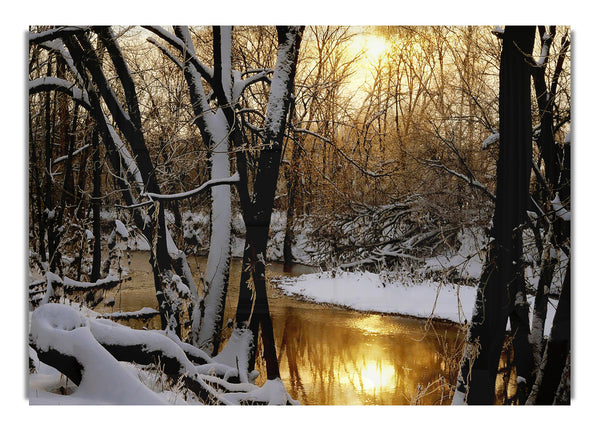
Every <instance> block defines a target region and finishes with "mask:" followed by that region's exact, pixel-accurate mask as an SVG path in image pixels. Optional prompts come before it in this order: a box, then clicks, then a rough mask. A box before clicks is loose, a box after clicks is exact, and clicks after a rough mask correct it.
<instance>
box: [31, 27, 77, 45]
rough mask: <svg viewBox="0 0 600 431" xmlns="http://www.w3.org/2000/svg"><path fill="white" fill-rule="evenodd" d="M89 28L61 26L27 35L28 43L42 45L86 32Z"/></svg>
mask: <svg viewBox="0 0 600 431" xmlns="http://www.w3.org/2000/svg"><path fill="white" fill-rule="evenodd" d="M88 29H89V27H75V26H61V27H56V28H53V29H50V30H46V31H42V32H40V33H29V43H37V44H39V43H42V42H47V41H51V40H55V39H58V38H60V37H63V36H69V35H72V34H75V33H81V32H83V31H86V30H88Z"/></svg>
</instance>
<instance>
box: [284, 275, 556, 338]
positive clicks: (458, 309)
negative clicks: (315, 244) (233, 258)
mask: <svg viewBox="0 0 600 431" xmlns="http://www.w3.org/2000/svg"><path fill="white" fill-rule="evenodd" d="M273 282H274V284H275V286H276V287H278V288H280V289H281V290H282V291H283V292H284V293H285V294H286V295H290V296H294V295H298V296H301V297H302V298H304V299H306V300H308V301H312V302H318V303H327V304H333V305H338V306H342V307H347V308H351V309H353V310H358V311H370V312H377V313H391V314H400V315H405V316H413V317H419V318H429V317H431V318H435V319H444V320H449V321H452V322H456V323H462V322H464V321H465V320H467V321H470V320H471V316H472V313H473V307H474V305H475V297H476V294H477V287H475V286H466V285H458V284H453V283H443V282H438V281H432V280H423V281H412V280H410V279H408V278H406V277H402V276H400V275H394V274H393V273H388V272H382V273H380V274H374V273H371V272H368V271H360V272H347V271H341V270H333V271H325V272H320V273H315V274H305V275H301V276H298V277H277V278H275V279H274V280H273ZM527 300H528V302H529V305H530V309H533V302H534V297H533V296H528V297H527ZM556 305H557V301H556V300H550V306H549V307H548V317H547V319H546V325H545V328H544V334H545V335H549V334H550V328H551V326H552V320H553V319H554V312H555V311H556ZM530 318H531V313H530Z"/></svg>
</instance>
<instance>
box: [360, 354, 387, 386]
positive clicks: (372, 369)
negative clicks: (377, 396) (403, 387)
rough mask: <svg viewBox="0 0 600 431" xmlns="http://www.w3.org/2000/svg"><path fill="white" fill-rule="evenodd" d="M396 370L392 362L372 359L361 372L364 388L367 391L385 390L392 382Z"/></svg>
mask: <svg viewBox="0 0 600 431" xmlns="http://www.w3.org/2000/svg"><path fill="white" fill-rule="evenodd" d="M394 372H395V371H394V367H393V365H391V364H387V363H377V362H375V361H370V362H369V363H367V365H366V366H365V367H364V368H363V369H362V370H361V373H360V377H361V380H362V384H363V388H364V389H365V390H366V391H371V390H379V391H381V390H383V389H384V388H386V387H387V386H389V385H391V384H392V382H393V380H392V379H393V377H394Z"/></svg>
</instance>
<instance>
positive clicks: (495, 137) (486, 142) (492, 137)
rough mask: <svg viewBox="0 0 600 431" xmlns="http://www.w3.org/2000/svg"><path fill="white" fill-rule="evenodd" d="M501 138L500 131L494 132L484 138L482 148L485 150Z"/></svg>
mask: <svg viewBox="0 0 600 431" xmlns="http://www.w3.org/2000/svg"><path fill="white" fill-rule="evenodd" d="M499 140H500V133H492V134H491V135H490V136H488V137H487V138H485V139H484V140H483V142H482V143H481V149H482V150H485V149H487V148H488V147H489V146H490V145H492V144H495V143H496V142H498V141H499Z"/></svg>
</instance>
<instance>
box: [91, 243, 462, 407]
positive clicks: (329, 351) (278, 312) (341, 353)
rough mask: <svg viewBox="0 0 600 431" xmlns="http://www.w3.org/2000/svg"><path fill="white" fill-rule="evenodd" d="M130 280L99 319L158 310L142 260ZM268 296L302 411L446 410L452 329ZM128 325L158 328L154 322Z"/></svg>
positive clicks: (201, 262)
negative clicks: (418, 406)
mask: <svg viewBox="0 0 600 431" xmlns="http://www.w3.org/2000/svg"><path fill="white" fill-rule="evenodd" d="M205 264H206V260H205V259H203V258H191V259H190V265H191V266H192V267H196V268H195V270H194V268H192V269H193V272H194V273H195V274H197V275H199V274H200V271H203V270H204V267H205ZM240 266H241V264H240V262H239V261H234V263H233V265H232V268H231V279H230V284H231V291H230V295H229V298H228V301H227V304H226V309H225V321H227V319H228V318H229V317H233V316H234V315H235V307H236V305H237V291H238V285H239V274H240V269H241V268H240ZM282 270H283V267H282V265H281V264H269V265H268V268H267V277H268V278H271V277H273V276H276V275H284V274H283V272H282ZM307 271H310V268H307V267H302V266H295V267H294V272H295V274H296V275H298V274H299V273H305V272H307ZM131 275H132V280H130V281H127V282H125V283H123V285H122V287H121V288H119V289H115V290H113V291H112V292H107V295H106V296H107V297H110V296H113V297H114V299H115V305H114V306H112V307H109V306H106V305H105V304H101V305H100V306H99V307H98V309H97V311H101V312H111V311H118V310H121V311H134V310H138V309H140V308H142V307H154V308H155V309H156V308H157V304H156V297H155V295H154V284H153V278H152V272H151V269H150V266H149V264H148V255H147V253H144V252H135V253H132V256H131ZM285 275H287V274H285ZM268 295H269V304H270V309H271V313H272V318H273V330H274V333H275V334H274V335H275V340H276V343H277V352H278V356H279V366H280V372H281V377H282V380H283V381H284V383H285V385H286V387H287V389H288V391H289V393H290V395H291V396H292V397H293V398H294V399H297V400H299V401H300V402H301V403H302V404H318V405H333V404H338V405H356V404H378V405H382V404H387V405H389V404H393V405H398V404H410V403H411V402H415V397H417V393H418V391H419V389H418V388H422V389H421V392H422V394H421V395H422V397H421V399H420V400H419V401H420V402H421V403H423V404H435V403H440V402H442V403H444V404H448V403H449V400H448V399H447V395H448V390H447V386H444V385H441V386H440V385H439V384H438V383H439V381H440V376H442V377H444V378H446V379H447V378H448V376H449V374H451V373H452V372H453V366H452V361H453V360H454V359H452V355H453V354H454V353H455V352H453V351H452V349H451V348H449V347H448V346H453V344H454V342H455V340H456V337H457V331H456V327H455V326H454V325H448V324H443V323H439V324H435V325H433V327H432V328H430V329H429V330H427V331H426V330H425V329H426V322H424V321H422V320H418V319H411V318H403V317H398V316H389V315H378V314H367V313H359V312H354V311H351V310H345V309H341V308H334V307H330V306H326V305H318V304H311V303H307V302H302V301H297V300H296V299H293V298H290V297H287V296H285V295H283V294H282V292H281V291H279V290H278V289H275V288H273V287H270V288H269V290H268ZM123 323H126V322H123ZM129 324H130V325H132V326H134V327H137V328H141V327H148V328H157V327H159V325H160V319H159V318H158V317H156V318H154V319H153V320H152V321H150V322H135V321H130V322H129ZM436 334H441V335H440V336H439V337H438V336H436ZM257 368H258V369H259V370H260V368H261V364H260V362H259V363H258V365H257ZM263 374H264V373H263ZM435 382H438V383H435ZM433 383H435V385H434V390H431V391H429V392H430V393H428V394H426V393H425V392H427V391H425V388H427V386H428V385H431V384H433Z"/></svg>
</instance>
